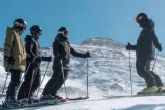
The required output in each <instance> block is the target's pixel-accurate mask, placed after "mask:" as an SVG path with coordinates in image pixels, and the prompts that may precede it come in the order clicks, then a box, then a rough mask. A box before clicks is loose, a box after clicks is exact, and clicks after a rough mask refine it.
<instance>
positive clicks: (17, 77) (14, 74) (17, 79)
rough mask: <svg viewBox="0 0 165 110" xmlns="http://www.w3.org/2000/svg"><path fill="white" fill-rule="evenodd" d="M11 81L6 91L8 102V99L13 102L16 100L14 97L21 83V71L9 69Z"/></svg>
mask: <svg viewBox="0 0 165 110" xmlns="http://www.w3.org/2000/svg"><path fill="white" fill-rule="evenodd" d="M10 72H11V81H10V83H9V86H8V89H7V91H6V101H9V100H10V99H9V98H12V99H13V101H14V100H16V95H17V92H18V89H19V86H20V83H21V75H22V71H21V70H14V69H11V70H10Z"/></svg>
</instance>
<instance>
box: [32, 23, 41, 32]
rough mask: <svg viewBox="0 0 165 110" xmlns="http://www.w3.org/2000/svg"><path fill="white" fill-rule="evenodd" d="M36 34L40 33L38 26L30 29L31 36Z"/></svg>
mask: <svg viewBox="0 0 165 110" xmlns="http://www.w3.org/2000/svg"><path fill="white" fill-rule="evenodd" d="M36 32H38V33H41V32H42V29H41V27H40V26H38V25H33V26H32V27H31V28H30V33H31V34H35V33H36Z"/></svg>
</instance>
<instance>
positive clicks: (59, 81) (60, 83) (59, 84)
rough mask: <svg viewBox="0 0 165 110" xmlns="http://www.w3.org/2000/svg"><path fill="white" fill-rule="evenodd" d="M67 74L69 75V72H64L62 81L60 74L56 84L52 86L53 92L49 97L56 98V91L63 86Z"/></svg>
mask: <svg viewBox="0 0 165 110" xmlns="http://www.w3.org/2000/svg"><path fill="white" fill-rule="evenodd" d="M68 74H69V71H68V70H64V79H63V75H62V73H61V76H60V78H59V80H58V82H57V83H56V85H55V86H54V88H53V90H52V91H51V93H50V94H51V95H53V96H56V94H57V92H58V90H59V89H60V88H61V87H62V85H63V84H64V81H66V79H67V77H68Z"/></svg>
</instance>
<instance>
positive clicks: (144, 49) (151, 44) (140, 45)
mask: <svg viewBox="0 0 165 110" xmlns="http://www.w3.org/2000/svg"><path fill="white" fill-rule="evenodd" d="M153 24H154V23H153V21H150V25H148V26H146V27H145V28H143V29H142V31H141V33H140V36H139V38H138V40H137V45H133V46H132V49H133V50H136V55H137V58H146V59H151V60H152V59H154V57H155V48H159V47H160V43H159V41H158V38H157V36H156V34H155V32H154V25H153Z"/></svg>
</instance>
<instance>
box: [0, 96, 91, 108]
mask: <svg viewBox="0 0 165 110" xmlns="http://www.w3.org/2000/svg"><path fill="white" fill-rule="evenodd" d="M88 98H89V97H78V98H66V99H58V100H57V99H51V100H44V101H42V100H41V101H38V102H34V103H33V102H32V103H16V104H13V105H0V110H10V109H21V108H31V107H38V106H54V105H61V104H67V103H68V102H74V101H78V100H86V99H88Z"/></svg>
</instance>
